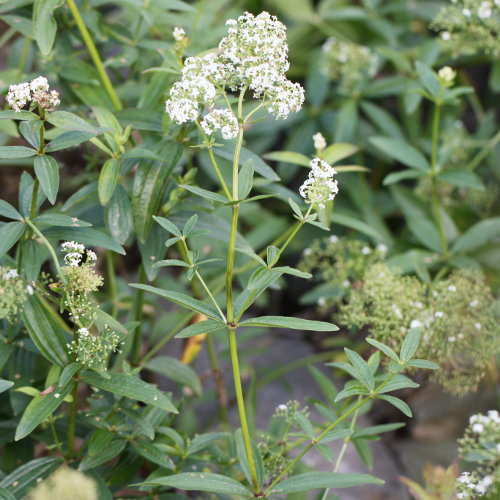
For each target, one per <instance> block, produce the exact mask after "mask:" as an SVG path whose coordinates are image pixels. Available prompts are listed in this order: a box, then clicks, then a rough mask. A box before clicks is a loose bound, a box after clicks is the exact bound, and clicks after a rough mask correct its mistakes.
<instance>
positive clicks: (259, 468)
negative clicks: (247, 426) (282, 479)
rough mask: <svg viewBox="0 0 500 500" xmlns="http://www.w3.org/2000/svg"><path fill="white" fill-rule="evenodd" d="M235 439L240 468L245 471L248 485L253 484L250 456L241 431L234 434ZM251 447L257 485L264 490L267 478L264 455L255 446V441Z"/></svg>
mask: <svg viewBox="0 0 500 500" xmlns="http://www.w3.org/2000/svg"><path fill="white" fill-rule="evenodd" d="M234 438H235V441H236V453H237V455H238V461H239V462H240V467H241V469H242V470H243V474H245V478H246V480H247V481H248V484H252V476H251V474H250V467H249V465H248V456H247V452H246V448H245V441H244V439H243V433H242V432H241V429H238V430H237V431H236V432H235V433H234ZM251 446H252V454H253V458H254V464H255V471H256V473H257V484H258V485H259V488H262V484H263V482H264V476H265V472H264V463H263V462H262V455H261V453H260V450H259V448H257V446H255V443H254V442H253V441H252V442H251Z"/></svg>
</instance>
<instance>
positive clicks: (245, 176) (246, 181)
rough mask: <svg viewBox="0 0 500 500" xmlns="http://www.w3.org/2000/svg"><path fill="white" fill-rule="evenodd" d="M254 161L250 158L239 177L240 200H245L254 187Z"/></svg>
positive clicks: (244, 164)
mask: <svg viewBox="0 0 500 500" xmlns="http://www.w3.org/2000/svg"><path fill="white" fill-rule="evenodd" d="M253 175H254V168H253V160H252V159H251V158H249V159H248V160H247V161H246V162H245V163H243V166H242V167H241V170H240V173H239V175H238V177H239V180H238V199H239V200H244V199H245V198H246V197H247V196H248V195H249V193H250V191H251V190H252V186H253Z"/></svg>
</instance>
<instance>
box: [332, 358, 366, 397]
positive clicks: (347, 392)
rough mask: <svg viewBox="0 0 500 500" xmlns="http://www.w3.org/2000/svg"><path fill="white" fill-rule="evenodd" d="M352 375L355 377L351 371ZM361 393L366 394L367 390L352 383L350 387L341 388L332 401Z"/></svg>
mask: <svg viewBox="0 0 500 500" xmlns="http://www.w3.org/2000/svg"><path fill="white" fill-rule="evenodd" d="M349 366H350V365H349ZM352 375H353V377H355V373H353V374H352ZM363 394H368V392H367V390H366V388H365V387H363V386H362V385H354V386H352V387H346V388H345V389H342V390H341V391H340V392H339V393H338V394H337V395H336V396H335V401H334V402H335V403H338V402H339V401H342V400H343V399H346V398H351V397H353V396H361V395H363Z"/></svg>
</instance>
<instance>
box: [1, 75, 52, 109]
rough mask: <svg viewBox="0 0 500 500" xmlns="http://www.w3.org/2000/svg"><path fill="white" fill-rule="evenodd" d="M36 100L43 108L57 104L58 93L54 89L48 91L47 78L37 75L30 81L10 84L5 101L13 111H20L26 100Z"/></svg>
mask: <svg viewBox="0 0 500 500" xmlns="http://www.w3.org/2000/svg"><path fill="white" fill-rule="evenodd" d="M30 101H31V102H36V103H37V104H39V105H40V106H41V107H42V108H43V109H47V108H50V107H51V106H58V105H59V103H60V101H59V93H58V92H57V91H56V90H50V91H49V82H48V80H47V78H45V77H43V76H39V77H37V78H35V79H34V80H32V81H31V82H30V83H28V82H23V83H19V84H17V85H11V86H10V87H9V92H8V94H7V103H8V104H9V106H10V108H11V109H13V110H14V111H16V112H18V111H21V108H23V107H24V106H25V105H26V104H27V103H28V102H30Z"/></svg>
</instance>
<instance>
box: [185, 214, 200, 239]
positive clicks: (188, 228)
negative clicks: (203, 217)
mask: <svg viewBox="0 0 500 500" xmlns="http://www.w3.org/2000/svg"><path fill="white" fill-rule="evenodd" d="M197 222H198V214H194V215H192V216H191V217H190V218H189V219H188V221H187V222H186V224H185V225H184V227H183V229H182V236H184V238H187V237H188V236H189V235H190V234H191V232H192V231H193V229H194V227H195V226H196V223H197Z"/></svg>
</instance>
